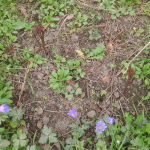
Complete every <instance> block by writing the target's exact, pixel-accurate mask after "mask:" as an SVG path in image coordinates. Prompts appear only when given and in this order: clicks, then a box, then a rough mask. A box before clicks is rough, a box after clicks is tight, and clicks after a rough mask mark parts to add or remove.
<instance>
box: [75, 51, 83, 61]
mask: <svg viewBox="0 0 150 150" xmlns="http://www.w3.org/2000/svg"><path fill="white" fill-rule="evenodd" d="M75 51H76V52H77V53H78V55H79V56H80V57H81V58H83V59H85V57H84V53H83V52H82V51H81V50H75Z"/></svg>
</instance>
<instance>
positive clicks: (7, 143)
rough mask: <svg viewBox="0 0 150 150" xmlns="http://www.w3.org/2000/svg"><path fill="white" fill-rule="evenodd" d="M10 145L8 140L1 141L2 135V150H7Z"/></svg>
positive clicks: (0, 143)
mask: <svg viewBox="0 0 150 150" xmlns="http://www.w3.org/2000/svg"><path fill="white" fill-rule="evenodd" d="M9 145H10V142H9V141H8V140H6V139H1V135H0V149H6V147H8V146H9Z"/></svg>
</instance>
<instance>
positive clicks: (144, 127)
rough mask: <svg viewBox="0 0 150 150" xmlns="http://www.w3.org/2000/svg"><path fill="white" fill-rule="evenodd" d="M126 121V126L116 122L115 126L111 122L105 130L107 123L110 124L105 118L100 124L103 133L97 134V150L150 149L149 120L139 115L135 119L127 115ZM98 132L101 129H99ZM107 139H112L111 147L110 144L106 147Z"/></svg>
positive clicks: (125, 116)
mask: <svg viewBox="0 0 150 150" xmlns="http://www.w3.org/2000/svg"><path fill="white" fill-rule="evenodd" d="M106 118H107V120H106ZM124 119H125V124H124V125H123V124H121V123H120V122H118V120H116V121H115V125H113V124H110V122H109V125H107V126H105V129H104V125H106V124H105V123H108V116H107V115H105V116H104V118H103V119H102V121H101V122H99V125H100V127H102V128H100V130H102V129H103V132H102V133H100V134H98V132H97V138H98V142H97V144H96V147H97V149H100V148H101V149H105V150H107V149H108V150H111V149H114V150H125V149H126V148H130V149H133V148H138V149H147V150H148V149H149V148H150V142H149V141H150V138H149V123H148V121H147V119H146V118H144V117H143V116H142V115H138V116H137V118H136V119H135V118H134V117H133V116H132V115H129V113H125V115H124ZM97 125H98V124H97ZM97 130H99V129H98V128H97ZM104 130H105V131H104ZM106 137H110V138H111V143H110V145H109V146H108V144H107V145H106V141H105V138H106Z"/></svg>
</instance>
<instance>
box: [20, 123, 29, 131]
mask: <svg viewBox="0 0 150 150" xmlns="http://www.w3.org/2000/svg"><path fill="white" fill-rule="evenodd" d="M21 129H22V130H23V131H25V132H27V131H28V129H27V127H26V124H25V125H23V126H22V127H21Z"/></svg>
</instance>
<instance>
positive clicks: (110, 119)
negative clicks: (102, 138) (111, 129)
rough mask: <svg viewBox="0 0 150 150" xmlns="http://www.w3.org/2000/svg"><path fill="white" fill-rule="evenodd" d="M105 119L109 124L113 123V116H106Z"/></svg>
mask: <svg viewBox="0 0 150 150" xmlns="http://www.w3.org/2000/svg"><path fill="white" fill-rule="evenodd" d="M107 121H108V123H109V124H110V125H112V124H113V123H114V118H110V117H109V118H107Z"/></svg>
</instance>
